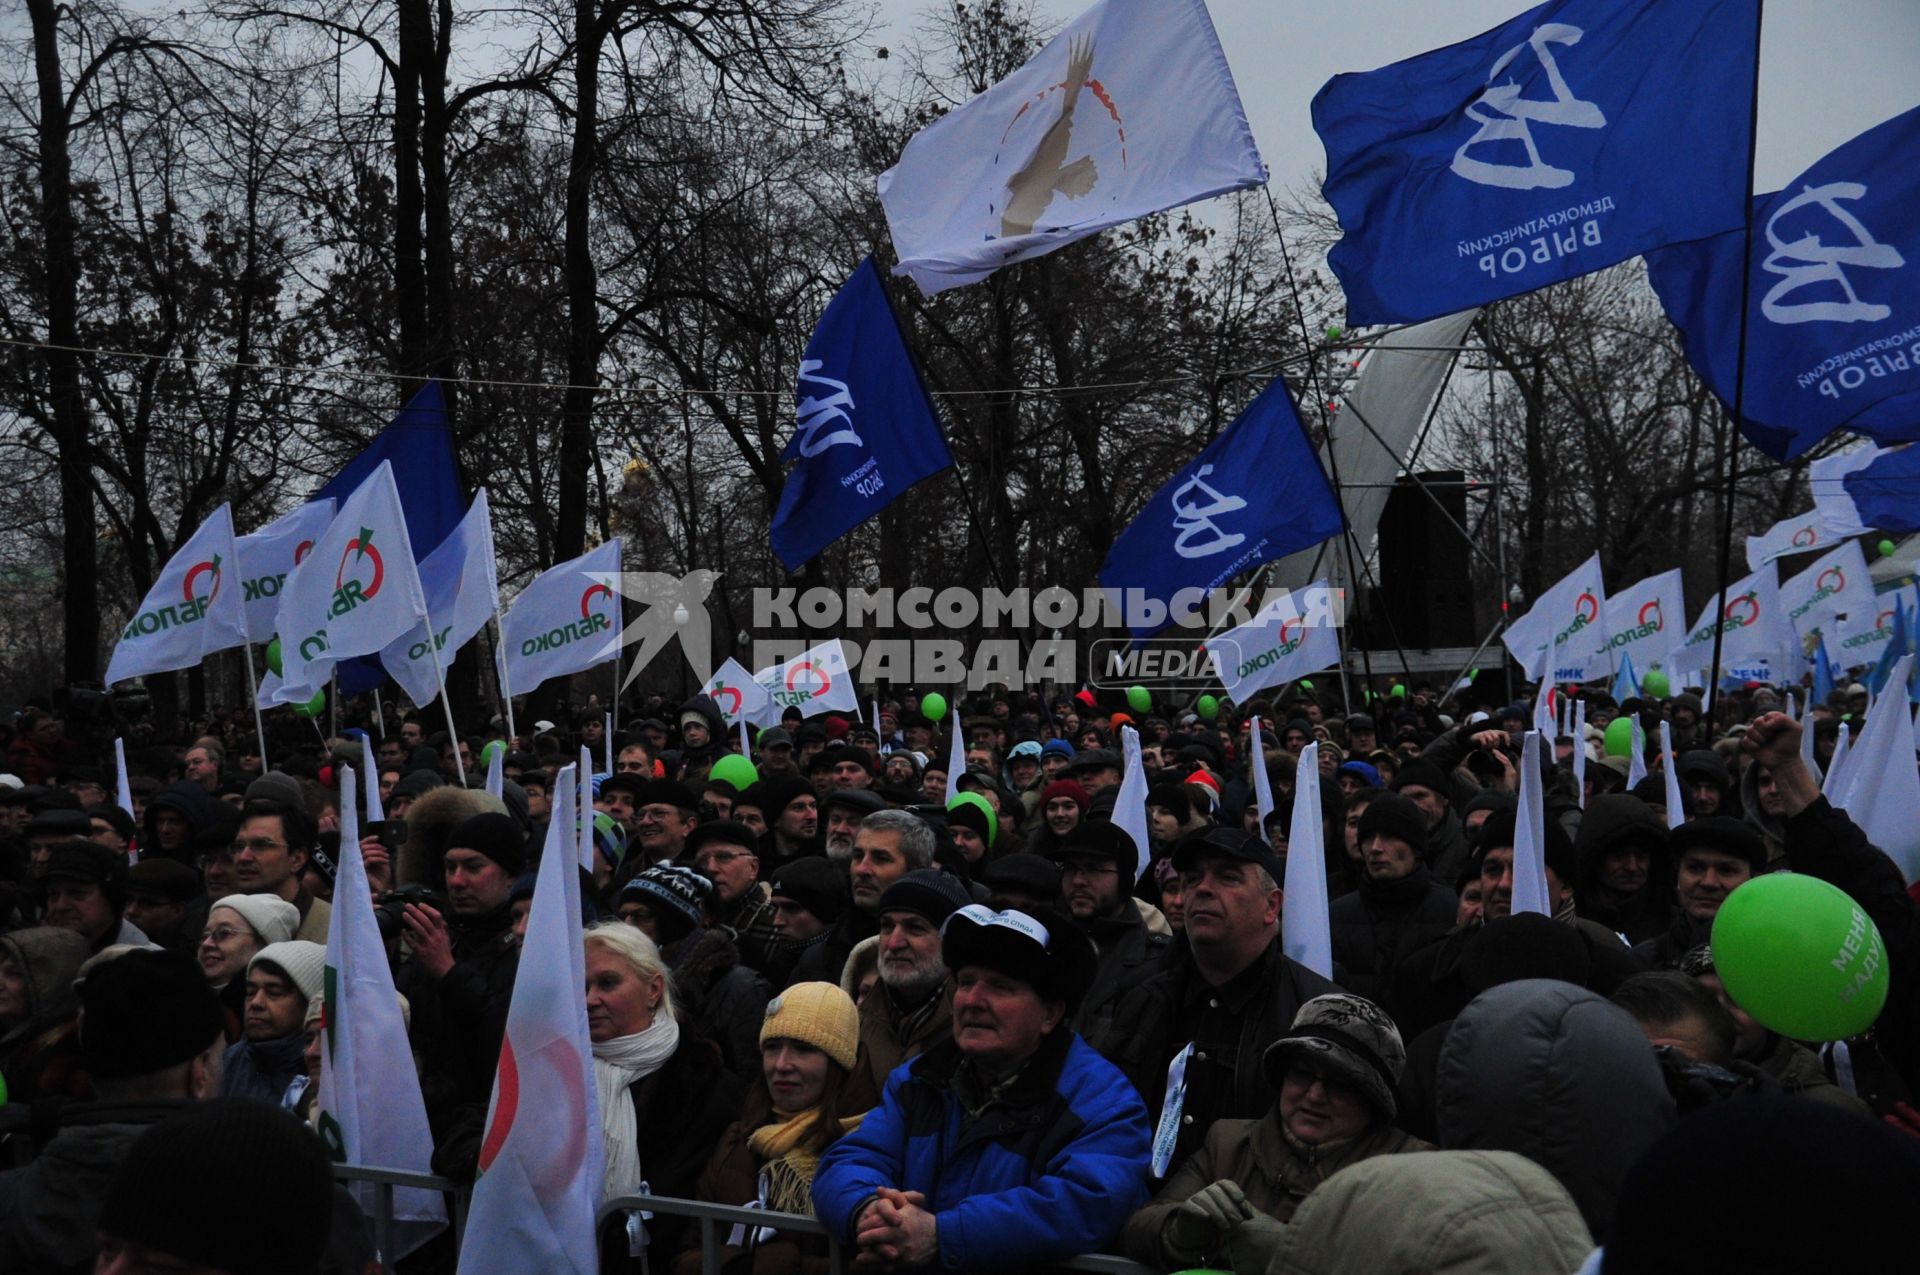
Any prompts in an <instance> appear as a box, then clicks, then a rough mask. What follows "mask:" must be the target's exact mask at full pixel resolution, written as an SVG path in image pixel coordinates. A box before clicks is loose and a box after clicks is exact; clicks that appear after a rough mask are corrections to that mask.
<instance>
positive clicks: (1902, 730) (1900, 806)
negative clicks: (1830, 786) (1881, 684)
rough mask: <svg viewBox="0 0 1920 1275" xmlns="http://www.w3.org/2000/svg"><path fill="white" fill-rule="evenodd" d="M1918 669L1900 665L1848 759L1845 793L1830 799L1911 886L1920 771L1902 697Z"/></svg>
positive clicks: (1917, 874)
mask: <svg viewBox="0 0 1920 1275" xmlns="http://www.w3.org/2000/svg"><path fill="white" fill-rule="evenodd" d="M1912 667H1913V657H1912V656H1911V655H1903V656H1901V657H1900V659H1899V660H1898V661H1897V662H1896V663H1895V664H1894V666H1893V672H1892V675H1891V676H1889V677H1888V679H1887V689H1886V690H1885V691H1883V692H1881V694H1880V695H1879V697H1878V698H1876V699H1875V700H1874V703H1873V707H1871V708H1869V709H1868V710H1867V724H1866V726H1865V728H1864V729H1862V730H1861V732H1860V741H1859V742H1858V743H1857V744H1855V745H1854V746H1853V751H1852V752H1850V753H1848V754H1847V765H1846V776H1845V778H1844V779H1843V780H1842V781H1841V783H1842V786H1841V788H1840V791H1839V792H1838V793H1837V794H1834V793H1829V794H1828V796H1829V798H1830V799H1831V800H1832V802H1833V804H1834V805H1836V806H1838V807H1839V808H1840V809H1842V810H1844V811H1846V812H1847V814H1848V816H1849V817H1850V818H1852V820H1853V821H1854V822H1855V823H1856V824H1859V825H1860V831H1862V832H1864V833H1866V834H1867V840H1868V841H1870V842H1872V843H1873V844H1874V845H1876V846H1878V847H1880V849H1882V850H1884V851H1886V854H1887V857H1888V858H1889V859H1892V860H1893V862H1894V864H1895V866H1897V867H1898V868H1899V869H1900V875H1901V876H1902V877H1904V878H1905V879H1906V881H1907V883H1908V884H1909V885H1911V884H1912V883H1913V882H1915V881H1920V769H1916V768H1915V766H1914V760H1913V719H1912V717H1911V716H1909V712H1910V709H1911V706H1910V705H1909V704H1908V703H1907V697H1906V696H1904V695H1902V694H1900V693H1899V691H1900V688H1901V687H1903V686H1905V685H1906V684H1907V673H1908V671H1909V670H1910V669H1911V668H1912ZM1842 729H1843V730H1844V729H1845V727H1842ZM1838 758H1839V754H1838V753H1836V754H1835V760H1836V762H1837V761H1838ZM1834 769H1835V770H1838V769H1840V767H1839V766H1838V765H1836V766H1835V767H1834Z"/></svg>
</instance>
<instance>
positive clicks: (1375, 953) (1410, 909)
mask: <svg viewBox="0 0 1920 1275" xmlns="http://www.w3.org/2000/svg"><path fill="white" fill-rule="evenodd" d="M1459 911H1460V897H1459V896H1458V895H1456V894H1455V893H1454V892H1453V891H1452V890H1449V889H1448V888H1447V887H1446V886H1444V885H1441V884H1440V883H1439V882H1438V881H1436V880H1434V879H1433V874H1432V873H1430V872H1428V871H1427V870H1426V869H1425V868H1415V869H1414V870H1413V871H1412V872H1410V873H1408V874H1407V875H1406V876H1404V877H1401V878H1400V879H1399V880H1397V881H1376V880H1374V879H1373V878H1371V877H1362V878H1361V880H1360V886H1359V888H1358V889H1357V890H1355V891H1354V892H1353V893H1352V894H1347V895H1342V896H1341V897H1340V898H1338V899H1335V900H1334V901H1333V903H1332V905H1331V906H1330V907H1329V908H1328V909H1327V920H1328V924H1329V925H1330V926H1331V928H1332V936H1333V959H1334V963H1335V964H1337V965H1338V966H1339V967H1340V975H1341V984H1342V986H1344V987H1345V988H1346V989H1347V990H1348V991H1350V992H1352V993H1354V994H1355V995H1357V996H1364V997H1366V998H1367V999H1368V1000H1371V1001H1374V1002H1376V1003H1381V1002H1383V1001H1384V999H1385V996H1386V993H1387V989H1388V987H1390V986H1391V981H1390V980H1391V979H1392V977H1393V971H1394V970H1395V969H1396V968H1398V966H1399V965H1400V963H1401V962H1402V961H1403V960H1405V959H1406V958H1407V957H1409V956H1411V955H1413V953H1415V952H1417V951H1419V950H1420V949H1421V948H1423V947H1425V946H1426V945H1427V944H1429V943H1431V942H1433V941H1434V940H1435V939H1438V938H1440V937H1442V936H1443V935H1445V934H1446V933H1447V931H1449V930H1451V929H1452V928H1453V919H1454V917H1455V916H1456V915H1457V914H1458V913H1459Z"/></svg>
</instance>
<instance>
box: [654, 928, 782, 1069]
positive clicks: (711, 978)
mask: <svg viewBox="0 0 1920 1275" xmlns="http://www.w3.org/2000/svg"><path fill="white" fill-rule="evenodd" d="M667 962H668V965H669V966H670V968H671V969H672V971H673V989H674V993H675V995H676V996H678V998H679V1002H678V1003H679V1011H680V1021H681V1022H683V1023H685V1024H686V1025H687V1026H688V1027H689V1028H690V1029H692V1030H693V1031H694V1032H695V1033H696V1034H698V1035H700V1036H704V1037H706V1039H708V1040H710V1041H712V1042H713V1043H714V1044H715V1045H716V1046H718V1047H719V1050H720V1057H721V1060H722V1062H723V1063H724V1064H725V1066H726V1068H727V1070H728V1071H730V1072H732V1073H734V1074H735V1075H736V1076H741V1077H752V1076H756V1075H758V1074H759V1073H760V1023H761V1021H762V1020H763V1019H764V1018H765V1017H766V1014H767V1002H768V1001H769V1000H771V999H773V989H772V988H771V987H769V986H767V980H766V979H764V978H762V977H760V975H758V974H756V973H754V972H753V971H752V970H750V969H748V968H747V967H746V966H744V965H742V964H741V963H740V949H739V948H737V947H735V946H734V943H733V938H732V936H731V935H730V934H729V932H728V931H726V930H724V929H721V928H719V927H718V926H709V927H707V928H706V929H701V930H695V931H694V932H693V933H691V934H689V935H688V936H687V937H686V938H684V939H681V940H680V941H679V942H678V943H676V944H674V946H673V950H672V951H671V952H669V953H667Z"/></svg>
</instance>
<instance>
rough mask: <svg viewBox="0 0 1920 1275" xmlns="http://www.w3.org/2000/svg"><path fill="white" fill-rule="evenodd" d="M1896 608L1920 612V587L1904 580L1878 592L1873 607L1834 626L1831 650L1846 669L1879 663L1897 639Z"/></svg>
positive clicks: (1828, 645)
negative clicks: (1894, 625)
mask: <svg viewBox="0 0 1920 1275" xmlns="http://www.w3.org/2000/svg"><path fill="white" fill-rule="evenodd" d="M1896 609H1902V610H1904V612H1905V614H1907V615H1913V614H1916V612H1920V591H1917V590H1915V588H1914V586H1912V585H1910V584H1903V585H1899V586H1896V587H1895V588H1892V589H1889V590H1887V591H1886V592H1884V593H1876V594H1875V595H1874V598H1873V609H1872V610H1871V611H1866V612H1862V613H1861V614H1860V615H1859V616H1851V615H1850V616H1848V617H1847V618H1846V619H1844V620H1842V621H1840V622H1839V623H1838V624H1837V625H1835V626H1834V637H1830V638H1828V639H1827V654H1828V655H1829V656H1831V657H1832V659H1833V662H1834V663H1835V664H1837V665H1838V666H1839V667H1840V668H1841V669H1843V670H1844V669H1854V668H1859V667H1860V666H1862V665H1871V666H1874V667H1878V665H1879V663H1880V657H1881V656H1882V655H1883V654H1885V653H1886V649H1887V644H1888V643H1890V642H1892V641H1893V617H1894V612H1895V610H1896ZM1836 638H1837V639H1838V640H1837V641H1836V640H1835V639H1836Z"/></svg>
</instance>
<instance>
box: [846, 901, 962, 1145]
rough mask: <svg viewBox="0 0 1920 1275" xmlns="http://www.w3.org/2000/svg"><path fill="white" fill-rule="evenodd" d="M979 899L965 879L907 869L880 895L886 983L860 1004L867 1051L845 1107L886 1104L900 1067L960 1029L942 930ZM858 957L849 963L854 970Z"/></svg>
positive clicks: (880, 940) (878, 938) (881, 958)
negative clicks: (885, 1095)
mask: <svg viewBox="0 0 1920 1275" xmlns="http://www.w3.org/2000/svg"><path fill="white" fill-rule="evenodd" d="M971 902H973V896H972V895H970V894H969V893H967V887H966V886H965V884H963V883H962V882H961V880H960V878H958V877H956V876H954V875H953V874H952V873H950V872H945V871H943V870H941V869H939V868H920V869H916V870H915V871H913V872H909V873H907V874H906V875H905V876H903V877H901V878H900V879H899V880H898V881H895V882H894V883H893V884H892V885H890V886H888V887H887V888H886V891H885V892H884V893H883V894H881V896H880V907H879V913H880V932H879V934H878V935H877V936H876V937H875V938H873V939H870V940H868V941H869V942H872V943H875V944H877V945H878V948H879V971H880V980H879V982H877V983H875V984H874V986H873V988H872V990H871V991H869V992H868V993H867V996H866V999H865V1000H863V1001H862V1002H861V1003H860V1056H859V1058H858V1059H856V1060H855V1062H854V1065H853V1074H852V1075H850V1076H849V1077H848V1078H847V1088H846V1090H845V1093H844V1095H843V1101H844V1103H845V1109H846V1110H848V1111H861V1110H865V1109H867V1108H869V1107H875V1106H878V1105H879V1104H880V1094H881V1091H882V1090H884V1089H885V1088H886V1085H887V1077H888V1075H890V1074H891V1073H892V1071H893V1069H894V1068H895V1067H898V1066H899V1065H900V1064H901V1063H903V1062H905V1061H907V1060H908V1059H909V1058H914V1057H917V1056H918V1055H919V1054H920V1052H921V1051H922V1050H924V1049H925V1048H926V1047H927V1046H929V1045H931V1044H934V1043H936V1042H938V1041H942V1040H945V1039H947V1037H948V1036H950V1035H951V1034H952V1031H953V978H952V976H951V975H950V974H949V973H948V971H947V967H946V965H945V964H944V963H943V962H942V961H941V959H940V927H941V926H943V925H945V924H946V921H947V918H948V917H949V916H951V915H953V913H954V912H955V910H957V909H959V908H963V907H965V906H966V905H967V904H969V903H971ZM857 964H858V962H857V961H853V960H849V961H848V962H847V968H848V969H853V968H855V967H856V966H857Z"/></svg>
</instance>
